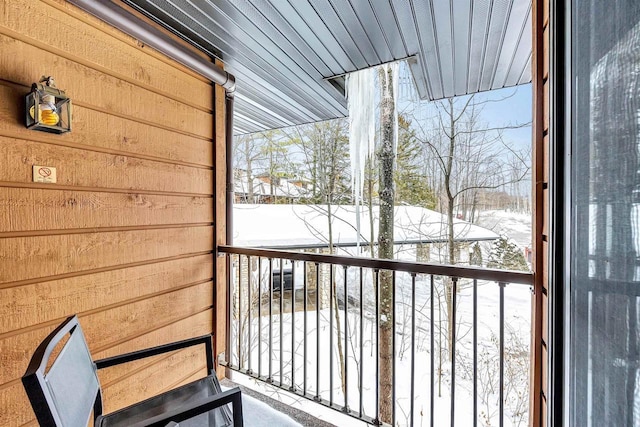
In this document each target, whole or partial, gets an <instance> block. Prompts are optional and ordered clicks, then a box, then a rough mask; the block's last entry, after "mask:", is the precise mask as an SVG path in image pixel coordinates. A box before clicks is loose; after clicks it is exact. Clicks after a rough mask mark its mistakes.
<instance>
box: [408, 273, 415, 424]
mask: <svg viewBox="0 0 640 427" xmlns="http://www.w3.org/2000/svg"><path fill="white" fill-rule="evenodd" d="M415 396H416V274H415V273H412V274H411V404H410V406H409V425H413V410H414V400H415Z"/></svg>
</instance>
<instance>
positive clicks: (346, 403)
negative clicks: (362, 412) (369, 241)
mask: <svg viewBox="0 0 640 427" xmlns="http://www.w3.org/2000/svg"><path fill="white" fill-rule="evenodd" d="M348 268H349V266H347V265H345V266H344V411H345V412H349V398H348V396H349V375H348V372H349V370H348V365H349V318H348V317H347V315H348V312H347V308H348V295H347V269H348ZM336 310H337V307H336Z"/></svg>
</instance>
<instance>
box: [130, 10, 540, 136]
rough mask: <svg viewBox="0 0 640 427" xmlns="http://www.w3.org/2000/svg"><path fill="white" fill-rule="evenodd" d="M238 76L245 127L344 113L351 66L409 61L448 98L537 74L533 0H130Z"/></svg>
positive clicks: (422, 82)
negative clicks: (534, 68) (533, 67)
mask: <svg viewBox="0 0 640 427" xmlns="http://www.w3.org/2000/svg"><path fill="white" fill-rule="evenodd" d="M121 1H122V2H123V3H126V4H128V5H129V6H132V7H134V8H136V9H137V10H139V11H141V12H142V13H144V14H146V15H147V16H149V17H150V18H152V19H154V20H155V21H156V22H158V23H160V24H161V25H164V26H165V27H166V28H168V29H169V30H171V31H173V32H174V33H175V34H177V35H179V36H181V37H183V38H184V39H185V40H187V41H188V42H190V43H192V44H193V45H195V46H197V47H198V48H199V49H201V50H203V51H205V52H207V53H209V54H210V55H212V56H215V57H218V58H220V59H221V60H222V61H223V62H224V63H225V68H226V69H227V70H228V71H229V72H231V73H232V74H234V75H235V76H236V80H237V102H236V108H237V115H236V121H235V123H236V133H247V132H255V131H259V130H265V129H272V128H278V127H285V126H291V125H294V124H301V123H308V122H314V121H320V120H326V119H331V118H336V117H343V116H345V115H346V114H347V104H346V100H345V98H344V93H343V91H344V79H343V76H344V75H345V74H346V73H349V72H352V71H356V70H360V69H363V68H367V67H370V66H374V65H379V64H382V63H385V62H389V61H395V60H401V59H408V62H409V69H410V70H411V74H412V75H413V78H414V80H415V84H416V88H417V92H418V93H419V94H420V97H422V98H423V99H430V100H435V99H441V98H446V97H451V96H457V95H465V94H469V93H475V92H479V91H485V90H491V89H498V88H502V87H508V86H514V85H518V84H523V83H528V82H530V81H531V22H530V21H531V0H121Z"/></svg>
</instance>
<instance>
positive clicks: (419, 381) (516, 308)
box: [232, 269, 531, 426]
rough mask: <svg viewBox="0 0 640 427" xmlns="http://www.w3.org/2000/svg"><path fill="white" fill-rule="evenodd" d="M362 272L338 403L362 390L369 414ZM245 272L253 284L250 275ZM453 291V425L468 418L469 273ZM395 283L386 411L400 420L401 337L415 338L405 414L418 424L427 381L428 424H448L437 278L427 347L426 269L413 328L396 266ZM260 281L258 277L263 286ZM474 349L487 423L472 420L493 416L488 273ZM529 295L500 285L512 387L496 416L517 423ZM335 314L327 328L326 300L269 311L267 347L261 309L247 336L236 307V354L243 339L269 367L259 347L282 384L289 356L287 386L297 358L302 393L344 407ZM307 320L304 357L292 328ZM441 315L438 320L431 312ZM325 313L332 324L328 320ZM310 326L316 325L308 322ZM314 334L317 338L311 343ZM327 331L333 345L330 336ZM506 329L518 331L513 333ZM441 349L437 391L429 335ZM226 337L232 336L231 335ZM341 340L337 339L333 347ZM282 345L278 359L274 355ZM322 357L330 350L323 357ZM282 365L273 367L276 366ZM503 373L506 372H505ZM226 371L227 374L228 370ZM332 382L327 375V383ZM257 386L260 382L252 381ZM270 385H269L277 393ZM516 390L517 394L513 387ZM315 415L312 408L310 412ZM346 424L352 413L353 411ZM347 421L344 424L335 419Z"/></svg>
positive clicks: (423, 421) (368, 305) (522, 421)
mask: <svg viewBox="0 0 640 427" xmlns="http://www.w3.org/2000/svg"><path fill="white" fill-rule="evenodd" d="M348 274H349V275H350V278H349V280H348V282H347V283H349V284H351V285H348V286H349V288H348V289H349V295H350V296H352V297H354V300H356V301H357V300H358V299H359V297H360V296H359V290H358V289H357V286H356V284H357V283H359V281H357V280H356V275H357V273H356V272H355V271H354V272H350V273H348ZM336 276H337V277H336V283H337V284H338V290H337V291H338V295H343V292H344V290H343V289H342V283H343V279H342V277H343V276H342V272H341V269H337V271H336ZM371 277H372V276H371V272H365V288H364V292H363V296H364V300H363V302H364V311H363V319H364V320H363V323H362V327H363V334H362V336H361V335H360V315H359V308H358V303H357V302H356V303H354V304H353V305H350V306H349V307H348V315H347V319H348V322H347V324H348V337H349V338H348V347H347V360H348V364H349V366H348V377H347V378H348V379H347V383H348V390H349V395H348V397H349V398H348V406H349V407H350V408H351V409H352V410H357V409H358V408H359V399H360V397H361V396H362V399H363V405H364V412H365V414H366V415H368V416H374V415H375V402H376V400H375V390H376V384H375V381H376V378H377V376H376V371H375V363H376V362H375V349H376V348H377V344H376V338H375V320H374V315H375V309H374V307H373V288H372V285H371ZM255 279H257V278H256V277H254V280H253V283H256V280H255ZM460 284H461V286H460V291H459V294H458V306H457V316H456V318H457V336H458V339H457V341H456V354H457V357H456V377H455V378H456V381H455V384H456V411H455V417H456V425H460V426H466V425H472V422H471V421H472V413H473V412H472V401H473V399H472V390H473V388H472V382H471V374H470V372H471V367H472V365H471V363H472V360H473V356H472V329H473V325H472V322H471V319H472V313H473V303H472V302H473V287H472V286H471V283H470V282H465V281H461V283H460ZM397 285H398V291H397V293H396V294H397V295H396V346H395V348H396V355H397V356H396V357H397V358H396V373H395V378H396V400H395V407H396V414H397V425H400V426H403V425H409V424H410V423H409V406H410V405H409V402H410V397H411V395H410V390H411V337H412V335H413V336H414V337H415V377H414V378H415V379H414V384H415V393H416V394H415V397H414V399H415V400H414V405H415V412H414V419H413V425H427V424H428V422H429V417H430V413H429V408H430V403H429V402H430V386H429V385H430V384H431V382H433V383H434V387H435V393H436V395H435V413H434V417H435V420H436V425H449V424H450V396H451V394H450V390H451V363H450V362H449V361H448V358H447V356H446V347H447V345H446V339H445V338H443V336H444V335H446V330H447V323H446V319H445V317H446V314H445V310H446V308H445V306H444V298H443V297H438V295H442V292H443V283H442V281H441V280H437V282H436V292H437V293H436V294H435V298H436V300H435V301H434V302H435V307H436V308H435V315H434V321H435V327H434V330H433V333H434V337H435V345H436V346H435V348H434V349H432V348H431V347H430V338H429V337H430V334H431V326H430V310H429V307H430V300H431V295H430V286H429V280H428V278H427V277H424V276H418V278H417V280H416V289H415V292H416V304H415V307H416V310H415V313H416V317H415V321H416V327H415V332H414V333H413V334H412V332H411V308H410V307H411V305H410V304H411V286H412V282H411V277H410V276H409V275H408V274H401V273H399V274H398V276H397ZM264 288H265V287H264V286H263V289H264ZM477 290H478V326H477V334H478V349H479V354H480V356H479V357H480V360H479V364H478V370H479V375H480V376H479V378H480V379H481V383H482V384H483V385H485V387H483V389H487V390H488V391H484V392H483V391H482V390H481V391H480V392H479V413H480V418H481V419H482V417H483V415H482V413H483V412H484V413H485V414H486V420H487V421H488V422H480V423H479V425H497V424H498V423H497V407H498V405H497V403H498V394H497V390H496V387H497V379H498V377H497V372H498V360H499V359H498V343H499V342H498V341H497V337H498V336H499V329H498V326H499V322H498V319H499V287H498V286H497V284H496V283H492V282H479V283H478V288H477ZM530 304H531V293H530V290H529V289H528V287H527V286H521V285H509V286H507V287H506V289H505V328H506V331H505V332H506V338H507V341H506V346H505V348H506V353H505V354H506V355H507V356H506V358H505V364H506V368H505V372H507V373H509V372H510V373H511V374H509V375H510V376H509V378H511V379H510V380H507V381H506V382H507V385H508V386H509V387H513V388H511V389H510V391H509V392H508V393H507V395H506V399H505V425H506V426H518V425H520V426H524V425H526V420H527V412H526V409H527V407H528V388H527V387H528V386H527V383H526V381H527V379H528V363H529V359H528V352H529V331H530V317H529V312H530V310H529V308H530ZM338 312H339V315H340V327H339V328H338V327H337V324H336V321H335V316H334V313H331V312H330V311H329V309H328V308H322V309H321V310H320V311H319V312H316V311H315V310H310V311H309V312H307V313H306V314H305V313H304V312H296V313H294V314H293V315H292V314H291V313H290V312H285V313H283V314H282V317H280V315H279V314H275V315H273V317H272V321H273V326H272V331H271V332H272V336H273V347H272V348H271V349H269V338H268V337H269V325H268V316H263V317H262V322H261V323H262V330H261V331H260V334H258V330H259V328H258V320H257V319H256V316H254V317H253V318H252V319H251V324H252V335H251V337H250V338H249V337H248V329H247V318H246V317H245V316H246V313H245V316H243V325H244V326H243V340H242V341H243V349H244V351H243V354H244V356H243V361H242V367H243V368H247V367H248V366H249V360H248V358H247V349H248V348H250V349H251V351H250V354H251V356H250V357H251V368H252V369H253V370H254V371H257V369H258V359H261V364H262V372H261V374H262V375H267V374H268V373H269V368H268V366H269V362H268V361H269V354H270V355H271V358H272V372H271V377H272V378H273V380H274V382H275V383H276V384H277V383H279V381H280V378H281V377H280V374H281V373H282V380H283V383H284V384H285V387H286V385H287V384H290V383H291V380H292V371H293V370H294V368H293V366H294V365H295V385H296V388H297V390H299V391H300V390H302V388H303V387H304V380H303V378H304V366H305V365H306V367H307V393H308V394H309V395H310V396H315V395H316V394H319V395H320V396H321V397H322V398H323V399H325V400H329V399H332V401H333V403H334V408H335V409H337V410H339V411H340V410H341V408H342V407H343V406H344V402H345V400H344V394H343V392H342V388H341V369H340V366H339V365H340V363H339V355H338V352H337V342H338V340H340V341H341V342H342V343H343V344H344V337H345V334H344V330H345V324H344V319H345V315H344V305H343V304H340V308H339V309H338ZM317 316H319V318H320V322H319V323H317V321H316V318H317ZM305 318H306V323H307V335H306V337H307V340H306V341H307V355H308V356H307V358H306V360H305V359H304V352H303V345H302V339H301V338H302V337H303V336H304V334H305V329H304V324H305V322H304V319H305ZM440 319H442V322H443V323H442V324H441V326H440V327H438V322H439V320H440ZM330 322H333V329H331V327H330ZM237 325H238V324H237V322H234V328H233V331H232V340H236V339H237V336H238V329H237ZM317 325H319V328H318V327H317ZM294 330H295V341H294V342H292V336H293V335H292V331H294ZM318 333H319V346H317V345H316V340H317V339H318V335H317V334H318ZM331 336H333V346H331V345H330V342H331V341H330V340H331ZM361 337H362V342H363V358H362V359H360V345H359V342H360V338H361ZM514 337H519V341H518V340H517V339H516V340H515V341H516V342H514ZM258 340H261V342H262V343H261V353H259V352H258ZM440 340H442V346H443V348H444V351H445V354H444V355H443V356H442V381H441V393H439V392H438V389H439V387H438V382H439V378H438V376H437V372H438V367H439V348H440V347H439V342H440ZM232 342H234V341H232ZM343 348H344V347H343ZM281 352H282V359H280V354H281ZM432 353H433V355H434V357H435V368H436V375H435V376H432V375H431V373H430V357H431V354H432ZM331 358H332V359H331ZM232 361H233V363H234V364H236V365H237V364H238V362H239V360H238V358H237V354H233V353H232ZM281 364H282V371H281ZM331 364H332V366H333V377H332V378H331V376H330V374H329V373H330V372H331V369H330V365H331ZM316 368H318V369H319V370H320V373H321V374H320V383H319V385H318V383H317V379H316ZM360 369H363V379H364V382H363V385H362V387H359V370H360ZM505 378H507V376H506V377H505ZM234 380H235V377H234ZM331 381H332V384H331ZM262 391H263V392H264V391H265V389H263V390H262ZM278 393H279V392H278ZM518 393H521V394H520V395H519V394H518ZM517 404H524V413H521V414H519V415H518V413H517V411H516V410H515V409H514V408H515V407H516V406H517ZM314 415H315V414H314ZM354 423H355V420H354ZM338 425H351V424H344V423H342V424H338Z"/></svg>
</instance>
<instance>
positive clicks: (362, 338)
mask: <svg viewBox="0 0 640 427" xmlns="http://www.w3.org/2000/svg"><path fill="white" fill-rule="evenodd" d="M363 283H364V280H363V277H362V267H360V372H359V381H358V384H360V411H359V415H360V418H362V414H363V413H364V399H363V394H362V390H363V387H364V384H363V381H362V380H363V379H364V376H363V372H364V351H363V349H364V337H363V335H364V315H363V312H362V307H363V300H364V293H363V292H362V288H363Z"/></svg>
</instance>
